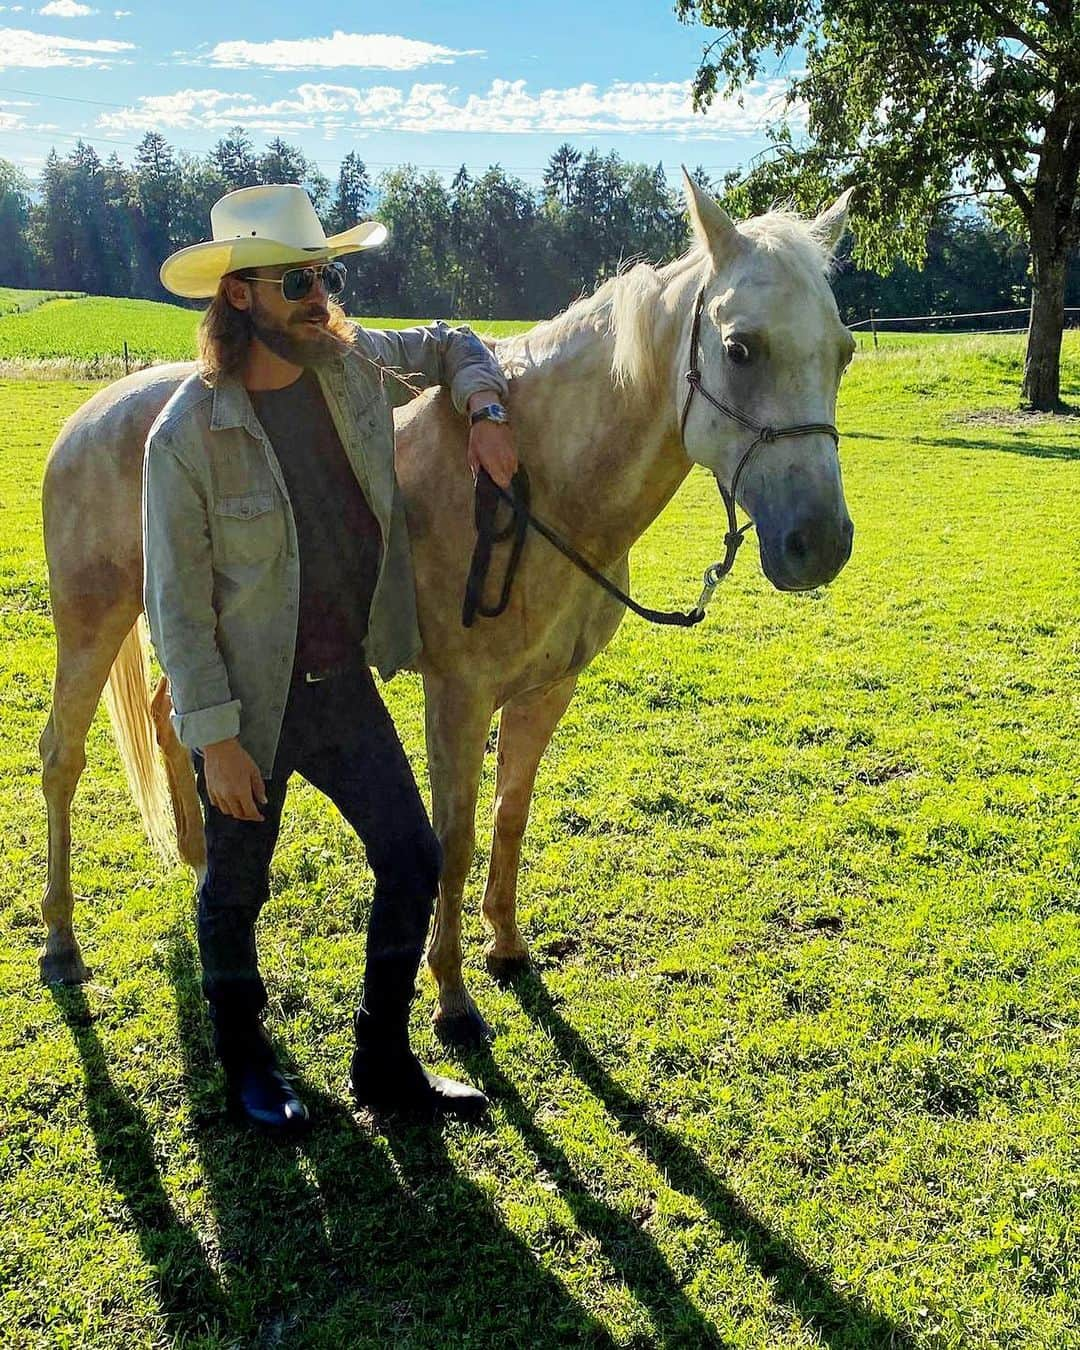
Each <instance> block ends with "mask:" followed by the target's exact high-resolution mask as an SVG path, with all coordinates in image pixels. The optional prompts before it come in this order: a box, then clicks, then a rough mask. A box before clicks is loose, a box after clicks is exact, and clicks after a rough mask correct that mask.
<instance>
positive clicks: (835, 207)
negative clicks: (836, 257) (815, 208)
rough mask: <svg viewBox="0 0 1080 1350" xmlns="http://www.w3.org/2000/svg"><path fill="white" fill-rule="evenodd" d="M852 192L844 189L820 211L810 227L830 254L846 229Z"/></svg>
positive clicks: (833, 251) (851, 189) (834, 250)
mask: <svg viewBox="0 0 1080 1350" xmlns="http://www.w3.org/2000/svg"><path fill="white" fill-rule="evenodd" d="M854 191H855V189H854V188H853V187H849V188H845V189H844V191H843V192H841V194H840V196H839V197H837V199H836V201H834V202H833V204H832V206H827V207H826V208H825V210H824V211H822V213H821V215H820V216H818V218H817V219H816V220H815V221H814V223H813V225H812V227H811V228H812V229H813V231H814V233H815V234H816V235H817V237H818V238H819V239H820V240H821V242H822V243H823V244H824V245H825V247H826V248H827V249H828V250H829V252H830V253H835V252H836V246H837V244H838V243H839V242H840V240H841V239H842V238H843V235H844V231H845V230H846V229H847V214H848V202H850V201H851V194H852V193H853V192H854Z"/></svg>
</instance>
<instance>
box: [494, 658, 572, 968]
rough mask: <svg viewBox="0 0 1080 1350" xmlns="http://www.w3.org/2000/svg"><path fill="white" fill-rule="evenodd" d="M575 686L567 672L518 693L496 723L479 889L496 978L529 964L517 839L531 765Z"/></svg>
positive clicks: (528, 796) (531, 776)
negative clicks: (486, 854)
mask: <svg viewBox="0 0 1080 1350" xmlns="http://www.w3.org/2000/svg"><path fill="white" fill-rule="evenodd" d="M576 684H577V676H576V675H568V676H567V677H566V679H564V680H559V682H558V683H557V684H549V685H545V686H544V688H542V689H536V690H532V691H530V692H529V693H527V694H521V695H519V696H518V697H517V698H513V699H511V700H510V701H509V702H508V703H507V704H506V706H505V707H504V708H503V711H502V717H501V719H500V721H499V754H498V774H497V779H496V786H495V833H494V838H493V840H492V845H491V862H490V864H489V866H488V879H487V886H486V888H485V890H484V917H485V918H486V919H487V921H488V923H490V924H491V927H492V929H493V930H494V940H493V941H492V943H491V946H490V947H489V948H488V951H487V966H488V970H489V971H490V972H491V973H492V975H494V976H495V977H496V979H507V978H509V977H510V976H512V975H514V974H516V973H518V972H519V971H521V970H523V969H525V967H527V966H528V964H529V949H528V947H527V946H526V945H525V939H524V938H523V937H522V936H521V931H520V929H519V928H518V926H517V878H518V866H519V864H520V861H521V840H522V837H523V836H524V834H525V826H526V824H527V823H528V819H529V804H530V802H531V801H532V792H533V784H534V782H535V781H536V770H537V766H538V765H539V763H540V759H541V756H542V755H543V753H544V751H545V750H546V749H547V746H548V742H549V741H550V740H551V735H552V732H553V731H554V730H555V728H556V726H557V725H558V722H559V719H560V718H561V717H562V715H563V713H564V712H565V711H566V707H567V704H568V703H569V702H570V699H571V697H572V696H573V693H574V686H575V685H576Z"/></svg>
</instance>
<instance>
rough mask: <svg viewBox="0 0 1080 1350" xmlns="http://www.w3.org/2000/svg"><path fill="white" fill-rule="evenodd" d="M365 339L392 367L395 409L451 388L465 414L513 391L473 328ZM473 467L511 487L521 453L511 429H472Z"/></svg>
mask: <svg viewBox="0 0 1080 1350" xmlns="http://www.w3.org/2000/svg"><path fill="white" fill-rule="evenodd" d="M365 340H366V343H367V345H368V347H369V349H370V350H371V354H372V356H373V359H374V360H375V361H376V362H377V363H378V364H379V365H381V366H383V367H386V368H387V371H388V373H387V374H385V375H384V376H383V388H384V390H385V391H386V396H387V398H388V399H389V400H390V402H391V404H393V405H394V406H395V407H397V406H399V405H400V404H402V403H408V401H409V399H410V398H412V397H413V396H414V394H415V393H416V391H417V390H419V389H426V388H427V387H428V386H429V385H432V384H444V385H446V386H447V387H448V388H449V390H450V397H451V399H452V400H453V404H454V407H455V408H456V409H457V410H458V412H460V413H472V412H475V411H476V410H477V409H478V408H482V407H484V406H485V405H486V404H489V403H502V402H504V401H505V399H506V397H507V393H508V392H509V391H508V386H507V383H506V377H505V376H504V375H503V372H502V368H501V367H500V365H499V363H498V362H497V361H496V360H495V357H494V355H493V354H492V352H491V351H490V350H489V349H488V348H487V347H486V346H485V345H484V343H483V342H481V341H480V339H479V338H478V337H477V336H476V334H475V333H474V332H473V331H472V330H471V329H470V328H466V327H460V328H451V327H450V326H449V325H448V324H445V323H442V322H439V323H434V324H429V325H428V326H426V327H418V328H403V329H400V330H398V331H394V330H388V329H378V328H365V329H361V330H360V334H359V341H360V343H364V342H365ZM389 372H393V373H389ZM410 385H411V386H412V388H410V387H409V386H410ZM469 468H470V469H471V470H472V472H473V476H474V477H475V476H476V474H477V472H478V470H479V469H481V468H483V469H486V470H487V472H488V473H489V474H490V475H491V477H492V478H494V480H495V481H496V482H497V483H498V484H499V485H500V486H501V487H504V488H506V487H509V486H510V480H511V478H513V476H514V472H515V471H516V469H517V454H516V452H515V450H514V437H513V433H512V432H511V431H510V428H509V427H508V426H506V425H501V426H500V425H496V424H495V423H493V422H488V421H483V420H482V421H479V422H477V423H476V424H475V425H474V426H472V427H471V428H470V431H469Z"/></svg>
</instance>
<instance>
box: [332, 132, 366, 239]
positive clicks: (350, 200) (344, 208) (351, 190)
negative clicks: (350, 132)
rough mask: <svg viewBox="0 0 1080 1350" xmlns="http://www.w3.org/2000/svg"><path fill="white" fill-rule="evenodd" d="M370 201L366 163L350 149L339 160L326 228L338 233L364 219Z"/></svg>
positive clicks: (349, 228)
mask: <svg viewBox="0 0 1080 1350" xmlns="http://www.w3.org/2000/svg"><path fill="white" fill-rule="evenodd" d="M370 202H371V179H370V178H369V177H368V171H367V165H366V164H365V163H364V161H363V160H362V159H361V158H360V156H359V155H358V154H357V153H356V151H355V150H350V151H349V153H348V154H347V155H346V156H345V158H344V159H343V160H342V161H341V168H340V169H339V171H338V179H337V186H336V187H335V188H334V199H333V201H332V202H331V204H330V213H329V221H328V228H329V230H330V233H331V234H340V233H341V232H342V231H343V230H351V229H352V227H353V226H354V225H355V224H356V223H357V222H358V221H361V220H363V219H364V217H365V216H366V215H367V212H368V206H369V204H370Z"/></svg>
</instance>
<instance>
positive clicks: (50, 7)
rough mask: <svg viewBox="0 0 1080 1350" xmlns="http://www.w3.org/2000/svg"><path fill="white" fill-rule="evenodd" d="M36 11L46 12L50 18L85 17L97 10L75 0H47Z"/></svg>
mask: <svg viewBox="0 0 1080 1350" xmlns="http://www.w3.org/2000/svg"><path fill="white" fill-rule="evenodd" d="M38 13H39V14H46V15H48V17H49V18H50V19H85V18H87V17H88V16H89V15H91V14H96V13H97V10H96V9H91V8H90V6H89V5H79V4H76V0H49V3H48V4H47V5H42V7H41V8H40V9H39V10H38Z"/></svg>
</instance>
